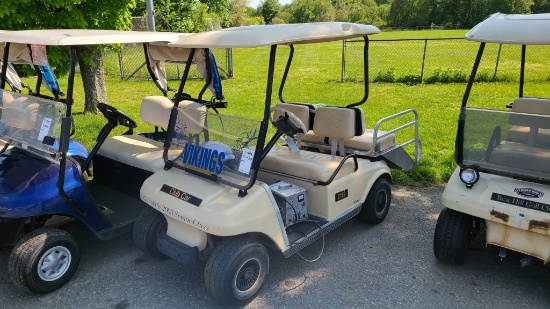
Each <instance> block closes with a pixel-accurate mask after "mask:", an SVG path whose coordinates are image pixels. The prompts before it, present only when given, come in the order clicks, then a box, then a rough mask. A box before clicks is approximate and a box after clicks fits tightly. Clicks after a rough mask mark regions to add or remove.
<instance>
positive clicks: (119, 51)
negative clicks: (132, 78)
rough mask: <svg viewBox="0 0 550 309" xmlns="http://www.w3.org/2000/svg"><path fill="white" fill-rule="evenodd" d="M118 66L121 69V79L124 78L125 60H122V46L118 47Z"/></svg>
mask: <svg viewBox="0 0 550 309" xmlns="http://www.w3.org/2000/svg"><path fill="white" fill-rule="evenodd" d="M118 68H119V70H120V80H124V62H123V61H122V51H121V48H119V49H118Z"/></svg>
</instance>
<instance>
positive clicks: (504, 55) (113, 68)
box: [104, 38, 550, 84]
mask: <svg viewBox="0 0 550 309" xmlns="http://www.w3.org/2000/svg"><path fill="white" fill-rule="evenodd" d="M335 44H340V46H341V48H340V49H341V51H340V52H338V51H337V50H335V49H334V48H332V47H331V48H329V49H327V50H325V51H326V53H327V55H329V56H330V57H329V59H321V58H319V59H317V60H318V61H321V62H323V63H325V64H327V61H328V62H330V63H329V64H331V65H330V66H329V68H328V69H327V70H328V71H325V72H324V73H323V74H324V75H325V76H332V77H331V78H330V79H331V80H335V81H336V80H338V81H339V82H342V83H345V82H362V81H363V65H362V63H363V41H362V40H349V41H342V42H341V43H337V42H336V43H335ZM330 46H334V47H336V46H337V45H332V44H331V45H330ZM336 48H337V47H336ZM478 48H479V43H477V42H472V41H468V40H465V39H463V38H446V39H397V40H370V46H369V62H370V66H369V78H370V82H398V83H405V84H419V83H427V84H429V83H438V82H440V83H449V82H458V83H463V82H464V83H465V82H467V80H468V78H469V76H470V71H471V69H472V64H473V62H474V59H475V57H476V54H477V50H478ZM212 51H213V53H214V56H215V57H216V62H217V64H218V69H219V72H220V75H221V77H222V78H231V77H233V71H234V69H233V51H232V50H231V49H212ZM335 53H340V54H341V63H334V60H336V59H340V56H336V54H335ZM520 55H521V46H519V45H499V44H487V46H486V47H485V53H484V56H483V59H482V62H481V64H480V67H479V69H478V73H477V76H476V78H477V79H478V80H480V81H488V82H490V81H501V82H514V81H518V80H519V70H520V67H519V57H520ZM549 55H550V46H543V45H533V46H528V47H527V56H526V70H525V71H526V76H525V80H526V81H538V82H540V81H550V71H549V70H547V69H546V68H547V67H548V65H549V64H550V63H549V62H550V61H549V59H550V57H548V56H549ZM258 56H261V53H260V54H259V55H258ZM319 56H321V55H319ZM327 57H328V56H327ZM337 61H340V60H337ZM246 62H248V61H245V63H238V64H237V65H238V66H239V67H242V70H247V69H245V67H247V63H246ZM298 63H300V62H299V61H298ZM104 66H105V73H106V74H107V75H109V76H118V77H120V78H121V79H122V80H128V79H150V76H149V73H148V71H147V68H146V65H145V62H144V51H143V46H141V45H127V46H124V47H123V48H120V49H119V50H118V51H112V50H107V51H106V52H105V57H104ZM321 66H322V65H320V67H321ZM338 68H340V70H339V71H340V72H338ZM183 69H184V66H183V65H177V64H169V63H168V64H166V71H167V76H168V78H169V79H170V80H179V79H180V78H181V74H183ZM250 69H255V68H250ZM298 70H302V68H299V69H298ZM303 70H307V68H304V69H303ZM338 73H340V74H339V75H340V76H338ZM189 76H190V77H191V78H200V74H199V73H198V71H197V70H196V69H195V68H193V67H192V69H191V71H190V75H189Z"/></svg>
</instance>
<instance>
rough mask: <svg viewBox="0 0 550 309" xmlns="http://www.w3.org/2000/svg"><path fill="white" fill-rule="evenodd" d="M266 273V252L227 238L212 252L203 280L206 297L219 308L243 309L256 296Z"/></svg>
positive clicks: (267, 257)
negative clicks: (221, 306) (208, 296)
mask: <svg viewBox="0 0 550 309" xmlns="http://www.w3.org/2000/svg"><path fill="white" fill-rule="evenodd" d="M268 271H269V254H268V252H267V249H266V248H265V247H264V246H263V245H261V244H259V243H257V242H254V241H252V240H249V239H246V238H240V237H239V238H230V239H227V240H226V241H224V242H222V243H221V244H220V245H219V246H218V247H216V248H214V250H213V251H212V254H211V255H210V258H209V259H208V262H207V264H206V268H205V270H204V277H205V283H206V289H207V290H208V293H210V295H211V296H212V297H213V298H214V299H216V300H217V301H218V302H219V303H221V304H223V305H238V306H243V305H245V304H247V303H248V302H250V301H251V300H252V299H254V297H255V296H256V295H257V293H258V291H259V290H260V288H261V287H262V284H263V283H264V280H265V277H266V276H267V273H268Z"/></svg>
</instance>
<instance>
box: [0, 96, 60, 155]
mask: <svg viewBox="0 0 550 309" xmlns="http://www.w3.org/2000/svg"><path fill="white" fill-rule="evenodd" d="M0 111H1V116H0V138H1V139H2V140H4V141H6V142H8V143H10V144H12V145H14V146H16V147H19V148H23V149H26V150H29V151H31V152H33V153H35V154H38V155H40V156H42V157H45V158H48V159H50V160H57V159H59V149H57V147H54V146H53V145H54V142H55V141H56V139H58V138H59V135H60V132H61V117H62V116H64V115H65V111H66V106H65V104H63V103H59V102H55V101H52V100H47V99H43V98H38V97H33V96H29V95H24V94H20V93H14V92H10V91H6V90H0Z"/></svg>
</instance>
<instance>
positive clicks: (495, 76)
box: [493, 44, 502, 81]
mask: <svg viewBox="0 0 550 309" xmlns="http://www.w3.org/2000/svg"><path fill="white" fill-rule="evenodd" d="M501 49H502V44H499V45H498V53H497V62H496V63H495V73H494V74H493V81H495V80H497V70H498V63H499V62H500V50H501Z"/></svg>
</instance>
